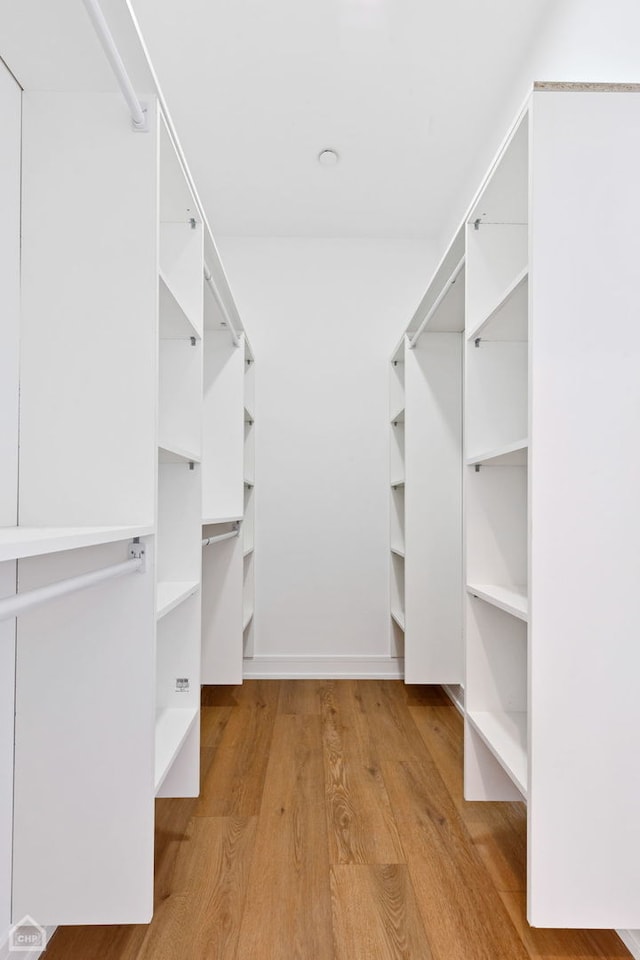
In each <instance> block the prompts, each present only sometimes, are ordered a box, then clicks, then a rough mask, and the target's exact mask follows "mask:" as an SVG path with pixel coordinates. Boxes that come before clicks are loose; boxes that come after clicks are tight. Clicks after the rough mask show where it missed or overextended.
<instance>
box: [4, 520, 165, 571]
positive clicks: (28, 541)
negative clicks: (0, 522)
mask: <svg viewBox="0 0 640 960" xmlns="http://www.w3.org/2000/svg"><path fill="white" fill-rule="evenodd" d="M153 532H154V528H153V525H146V526H114V527H0V562H2V561H5V560H21V559H23V558H25V557H37V556H42V555H43V554H46V553H60V552H61V551H62V550H77V549H78V548H80V547H94V546H97V545H99V544H101V543H113V542H114V541H118V540H131V539H133V537H145V536H148V535H149V534H152V533H153Z"/></svg>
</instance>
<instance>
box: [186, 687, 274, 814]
mask: <svg viewBox="0 0 640 960" xmlns="http://www.w3.org/2000/svg"><path fill="white" fill-rule="evenodd" d="M245 686H246V687H247V690H246V691H245V692H244V694H243V697H242V706H237V707H234V708H233V709H232V712H231V716H230V717H229V719H228V721H227V723H226V725H225V728H224V730H223V731H222V735H221V737H220V740H219V742H218V746H217V749H216V751H215V755H214V756H213V758H212V760H211V764H210V766H209V769H208V771H207V773H206V775H205V777H204V780H203V784H202V791H201V796H200V799H199V801H198V804H197V806H196V808H195V811H194V815H195V816H197V817H228V816H236V817H252V816H256V815H257V814H258V812H259V809H260V803H261V800H262V788H263V785H264V778H265V774H266V769H267V762H268V759H269V750H270V748H271V737H272V733H273V724H274V721H275V718H276V710H277V706H278V696H279V684H272V685H270V686H269V687H268V688H265V686H264V685H262V684H260V682H258V681H253V682H252V681H248V682H247V683H246V684H245Z"/></svg>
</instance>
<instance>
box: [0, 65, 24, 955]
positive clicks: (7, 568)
mask: <svg viewBox="0 0 640 960" xmlns="http://www.w3.org/2000/svg"><path fill="white" fill-rule="evenodd" d="M0 129H1V130H2V134H1V136H0V211H1V215H0V526H12V525H13V524H15V523H16V522H17V515H18V500H17V495H18V489H17V487H18V345H19V320H20V316H19V294H20V88H19V87H18V84H17V83H16V82H15V80H14V79H13V77H11V75H10V74H9V72H8V71H7V70H6V68H5V67H4V64H2V63H0ZM15 586H16V565H15V563H3V564H0V596H3V597H6V596H9V595H10V594H11V593H13V592H15ZM15 632H16V625H15V620H8V621H5V622H3V623H0V770H2V771H3V774H2V777H1V778H0V943H1V942H2V941H3V940H4V937H5V933H6V932H7V929H8V927H9V923H10V920H11V836H12V810H13V776H12V771H13V710H14V683H15Z"/></svg>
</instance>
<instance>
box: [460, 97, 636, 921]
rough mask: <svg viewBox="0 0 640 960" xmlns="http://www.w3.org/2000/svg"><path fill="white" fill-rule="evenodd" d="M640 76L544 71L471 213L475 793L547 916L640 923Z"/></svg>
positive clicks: (470, 795) (533, 905) (470, 616)
mask: <svg viewBox="0 0 640 960" xmlns="http://www.w3.org/2000/svg"><path fill="white" fill-rule="evenodd" d="M639 92H640V91H639V88H633V87H616V86H606V85H575V86H572V85H571V84H561V85H554V84H539V85H536V88H535V89H534V91H533V93H532V95H531V97H530V99H529V101H528V103H527V105H526V107H525V109H524V111H523V113H522V115H521V116H520V117H519V118H518V120H517V122H516V123H515V125H514V127H513V129H512V131H511V132H510V134H509V136H508V138H507V140H506V141H505V145H504V147H503V148H502V150H501V151H500V154H499V156H498V159H497V161H496V163H495V164H494V166H493V167H492V170H491V172H490V174H489V175H488V177H487V179H486V181H485V182H484V184H483V186H482V187H481V190H480V191H479V193H478V195H477V197H476V199H475V201H474V203H473V205H472V207H471V210H470V213H469V216H468V218H467V224H466V228H465V229H466V303H467V332H466V340H467V343H466V348H465V352H466V358H465V380H466V386H465V401H466V404H465V451H464V463H465V467H464V473H465V504H466V505H465V566H466V573H465V577H466V601H465V603H466V644H467V654H466V680H465V703H466V721H465V796H466V797H467V799H470V800H483V799H486V800H500V799H509V800H510V799H518V798H523V797H524V798H526V800H527V814H528V881H527V884H528V919H529V922H530V923H531V924H532V925H534V926H542V927H545V926H550V927H613V928H637V927H638V926H640V906H639V904H638V899H637V896H636V893H635V892H636V891H637V863H638V860H639V859H640V841H638V840H637V838H636V836H635V834H633V831H632V830H630V825H631V824H634V823H635V822H636V820H637V806H638V802H639V801H640V793H639V789H638V780H637V776H636V772H635V767H634V765H633V763H630V753H629V742H628V739H627V736H626V733H625V731H626V732H627V733H628V731H630V730H637V729H638V728H639V727H640V707H639V706H638V698H637V696H636V693H635V687H634V683H635V680H634V679H631V678H635V677H636V676H637V668H638V657H637V655H636V654H635V652H634V651H635V649H636V644H635V639H634V638H635V636H636V634H637V613H636V609H635V601H634V597H635V594H636V592H637V591H636V586H637V563H636V561H635V549H636V548H635V544H636V543H637V541H638V538H639V535H640V520H639V519H638V517H639V514H638V511H637V488H638V482H637V481H638V471H639V464H638V458H637V455H636V453H635V448H634V447H633V444H631V445H630V444H629V438H630V437H631V436H633V435H634V431H635V429H636V427H637V423H636V420H637V410H638V408H639V407H640V378H638V376H637V369H636V368H637V364H635V362H633V361H632V359H631V358H632V357H637V355H638V353H640V332H639V328H638V324H637V316H636V314H637V309H636V304H637V290H636V286H637V285H636V283H635V280H634V277H635V275H636V273H637V271H636V266H637V264H636V259H637V256H636V246H637V245H636V240H635V235H636V232H637V229H636V223H637V220H638V217H639V215H640V198H639V196H638V193H637V191H635V190H631V189H630V184H632V183H633V182H635V176H636V174H635V171H637V166H638V162H639V161H640V133H639V132H638V131H639V130H640V122H639V121H640V96H639V95H638V94H639ZM559 198H561V202H560V200H559ZM585 838H588V839H587V840H585Z"/></svg>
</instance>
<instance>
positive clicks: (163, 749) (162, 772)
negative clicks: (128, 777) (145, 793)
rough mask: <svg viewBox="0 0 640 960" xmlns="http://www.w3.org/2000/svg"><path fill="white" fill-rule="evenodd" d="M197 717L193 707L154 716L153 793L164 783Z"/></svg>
mask: <svg viewBox="0 0 640 960" xmlns="http://www.w3.org/2000/svg"><path fill="white" fill-rule="evenodd" d="M197 717H198V711H197V710H196V709H195V707H193V708H190V709H185V708H179V707H175V708H173V709H166V710H159V711H158V714H157V716H156V772H155V791H156V794H157V793H158V790H159V789H160V787H161V786H162V784H163V783H164V779H165V777H166V776H167V774H168V773H169V770H170V769H171V764H172V763H173V761H174V760H175V759H176V757H177V756H178V754H179V753H180V750H181V748H182V745H183V743H184V742H185V740H186V739H187V736H188V735H189V731H190V730H191V727H192V726H193V724H194V723H195V721H196V719H197Z"/></svg>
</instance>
